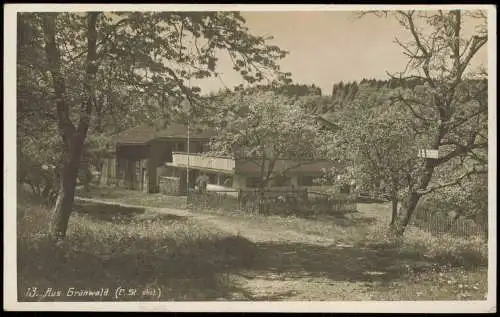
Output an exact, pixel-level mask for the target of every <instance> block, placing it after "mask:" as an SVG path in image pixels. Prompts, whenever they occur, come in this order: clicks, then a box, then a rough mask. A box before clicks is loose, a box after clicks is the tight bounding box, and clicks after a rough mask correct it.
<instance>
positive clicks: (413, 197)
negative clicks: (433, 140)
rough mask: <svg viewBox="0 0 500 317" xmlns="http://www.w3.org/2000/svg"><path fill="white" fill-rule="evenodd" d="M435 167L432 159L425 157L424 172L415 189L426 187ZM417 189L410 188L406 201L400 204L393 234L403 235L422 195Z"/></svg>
mask: <svg viewBox="0 0 500 317" xmlns="http://www.w3.org/2000/svg"><path fill="white" fill-rule="evenodd" d="M435 167H436V164H435V162H434V161H433V160H431V159H427V162H426V164H425V168H424V173H423V176H422V178H421V179H420V183H419V186H418V187H417V190H424V189H426V188H427V186H428V185H429V183H430V181H431V178H432V174H433V173H434V168H435ZM417 190H414V189H413V188H410V190H409V194H408V199H407V201H406V205H404V206H402V207H403V208H401V211H402V212H401V215H399V217H398V222H397V224H396V226H395V227H396V228H395V234H396V235H397V236H403V234H404V232H405V230H406V227H407V226H408V224H409V223H410V220H411V217H412V216H413V213H414V212H415V210H416V208H417V204H418V202H419V200H420V198H421V197H422V194H421V193H419V192H417Z"/></svg>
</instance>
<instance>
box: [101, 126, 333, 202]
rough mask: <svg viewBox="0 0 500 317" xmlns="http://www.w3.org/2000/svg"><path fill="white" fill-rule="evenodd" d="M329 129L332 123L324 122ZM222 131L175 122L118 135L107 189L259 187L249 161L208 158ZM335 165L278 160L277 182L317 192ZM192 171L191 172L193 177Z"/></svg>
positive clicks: (180, 191) (106, 173) (176, 191)
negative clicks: (204, 184)
mask: <svg viewBox="0 0 500 317" xmlns="http://www.w3.org/2000/svg"><path fill="white" fill-rule="evenodd" d="M321 120H323V121H324V122H325V126H326V127H327V128H332V126H333V125H332V124H331V123H329V121H327V120H326V119H324V118H322V119H321ZM216 134H217V129H215V128H210V127H207V126H200V125H194V126H193V125H191V126H190V128H189V142H188V127H187V125H185V124H181V123H172V124H169V125H168V126H167V127H165V128H161V129H158V128H157V127H155V126H153V125H142V126H138V127H135V128H132V129H129V130H126V131H124V132H123V133H121V134H119V135H117V137H116V138H115V153H114V157H113V158H110V159H108V160H106V162H105V164H104V167H103V171H102V177H101V183H103V184H112V183H113V184H115V185H117V186H120V187H124V188H128V189H133V190H139V191H144V192H149V193H158V192H163V193H166V194H170V195H184V194H185V193H186V191H187V189H188V188H194V187H195V182H196V179H197V178H198V177H199V176H200V175H203V176H205V177H206V179H207V180H208V188H209V189H228V188H235V189H245V188H254V187H256V186H257V184H258V182H259V173H260V169H259V166H258V165H257V163H255V162H254V161H252V160H250V159H235V158H234V157H219V156H209V155H207V152H208V151H209V146H208V145H209V142H210V139H211V138H212V137H214V136H215V135H216ZM331 166H332V165H331V163H330V162H328V161H326V160H317V161H301V162H299V161H292V160H286V159H280V160H277V161H276V163H275V167H274V171H276V172H280V171H283V173H282V174H283V176H282V177H278V178H276V179H274V180H273V184H272V186H275V187H292V186H293V187H294V188H302V187H314V186H315V184H314V183H313V181H314V179H315V178H317V177H320V176H321V175H322V174H323V171H324V169H328V168H330V167H331ZM188 171H189V172H188Z"/></svg>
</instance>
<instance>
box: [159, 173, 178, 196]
mask: <svg viewBox="0 0 500 317" xmlns="http://www.w3.org/2000/svg"><path fill="white" fill-rule="evenodd" d="M159 183H160V184H159V186H160V193H162V194H164V195H169V196H180V195H181V184H180V178H179V177H171V176H160V177H159Z"/></svg>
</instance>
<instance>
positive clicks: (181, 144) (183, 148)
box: [176, 142, 186, 152]
mask: <svg viewBox="0 0 500 317" xmlns="http://www.w3.org/2000/svg"><path fill="white" fill-rule="evenodd" d="M176 150H177V151H178V152H184V151H186V144H185V143H184V142H179V143H177V146H176Z"/></svg>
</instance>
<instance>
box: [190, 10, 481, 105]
mask: <svg viewBox="0 0 500 317" xmlns="http://www.w3.org/2000/svg"><path fill="white" fill-rule="evenodd" d="M242 15H243V16H244V17H245V19H246V20H247V26H248V27H249V29H250V32H251V33H252V34H255V35H272V36H274V40H272V41H270V43H272V44H275V45H278V46H279V47H281V48H282V49H285V50H288V51H289V52H290V53H289V55H288V56H287V57H286V58H284V59H283V60H282V61H281V63H280V65H281V67H282V70H283V71H289V72H291V73H292V78H293V79H294V81H295V82H297V83H301V84H315V85H316V86H319V87H320V88H321V89H322V91H323V95H329V94H331V88H332V84H333V83H334V82H339V81H344V82H345V81H354V80H361V79H362V78H380V79H382V78H387V77H386V71H389V72H396V71H401V70H402V69H403V68H404V66H405V65H406V57H405V56H404V55H403V54H402V53H401V49H400V47H399V46H398V45H397V44H395V43H394V38H395V37H398V38H400V39H403V40H404V39H408V36H409V33H407V31H405V30H404V29H403V28H402V27H401V26H400V25H399V24H398V22H397V21H395V20H394V19H391V18H377V17H375V16H365V17H363V18H362V19H357V18H356V17H355V15H354V14H353V12H352V11H312V12H304V11H295V12H293V11H291V12H290V11H289V12H242ZM486 53H487V50H486V47H485V48H483V49H482V51H481V52H480V54H479V56H478V57H477V58H476V61H475V64H476V65H478V64H481V63H483V64H484V66H487V64H486V61H487V54H486ZM218 70H219V71H220V72H222V73H223V75H222V81H221V79H218V78H211V79H208V80H203V81H201V82H193V83H192V84H196V85H199V86H200V87H201V88H202V90H203V91H204V92H208V91H217V90H218V89H220V88H223V87H224V85H226V86H227V87H229V88H231V87H233V86H234V85H238V84H240V83H241V79H240V77H239V75H238V74H237V73H235V72H234V71H233V70H232V65H231V63H230V61H229V60H228V59H227V58H224V57H220V62H219V65H218Z"/></svg>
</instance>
